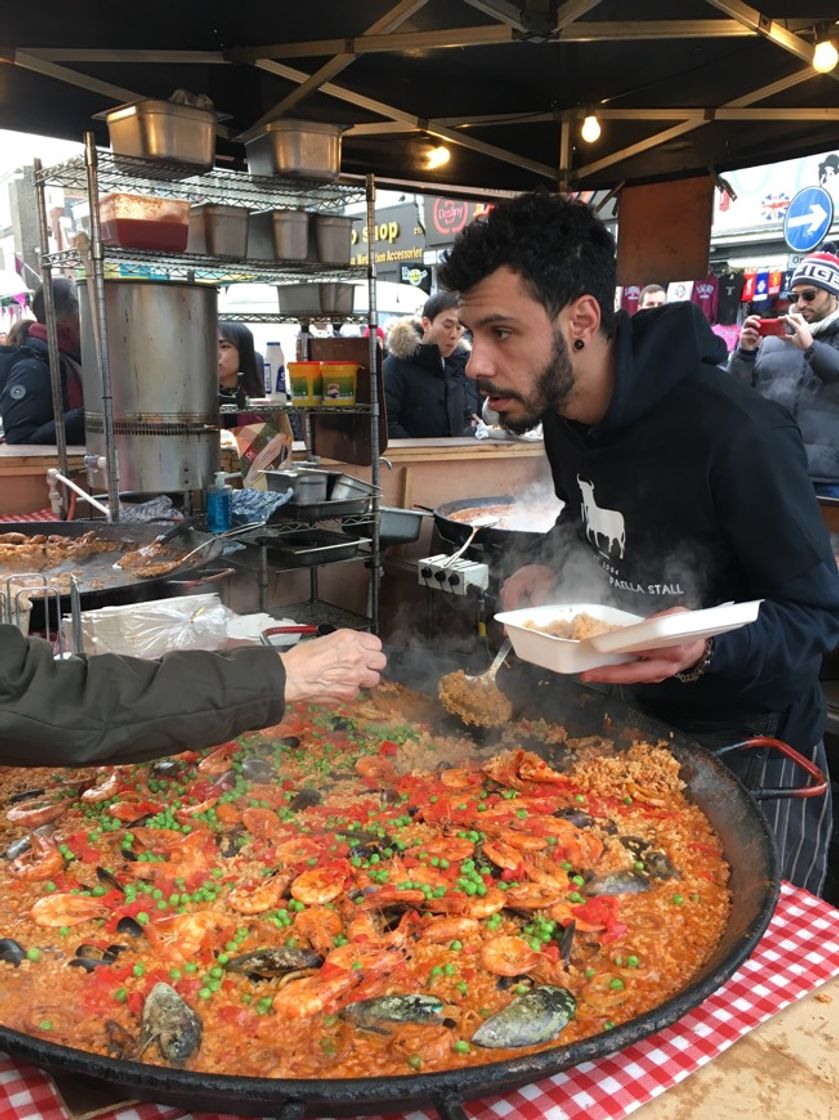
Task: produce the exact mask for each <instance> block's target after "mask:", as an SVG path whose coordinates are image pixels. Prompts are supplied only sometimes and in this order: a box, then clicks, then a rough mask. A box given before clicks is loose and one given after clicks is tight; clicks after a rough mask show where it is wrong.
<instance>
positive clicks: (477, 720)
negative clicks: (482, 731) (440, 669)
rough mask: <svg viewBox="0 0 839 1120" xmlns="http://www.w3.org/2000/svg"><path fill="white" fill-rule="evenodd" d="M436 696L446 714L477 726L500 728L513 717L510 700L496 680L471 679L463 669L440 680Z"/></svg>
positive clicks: (447, 674)
mask: <svg viewBox="0 0 839 1120" xmlns="http://www.w3.org/2000/svg"><path fill="white" fill-rule="evenodd" d="M437 697H438V699H439V701H440V703H441V704H442V705H443V707H444V708H445V709H446V711H447V712H451V713H452V714H453V715H456V716H458V717H459V718H460V719H462V720H463V722H464V723H468V724H474V726H476V727H498V726H500V725H501V724H502V723H508V722H509V720H510V719H511V718H512V715H513V705H512V703H511V702H510V698H509V697H508V696H505V694H504V693H503V692H502V691H501V689H500V688H499V687H498V685H497V684H496V683H495V682H494V681H489V680H486V679H484V678H483V677H468V676H467V675H466V674H465V673H464V672H463V670H462V669H456V670H455V671H454V672H453V673H446V675H445V676H444V677H441V678H440V680H439V681H438V682H437Z"/></svg>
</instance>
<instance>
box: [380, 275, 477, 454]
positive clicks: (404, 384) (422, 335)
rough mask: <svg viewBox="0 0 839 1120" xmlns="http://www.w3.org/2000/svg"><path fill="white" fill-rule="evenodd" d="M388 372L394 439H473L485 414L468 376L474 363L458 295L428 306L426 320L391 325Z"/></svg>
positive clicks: (389, 420) (435, 300)
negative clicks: (468, 367) (477, 420)
mask: <svg viewBox="0 0 839 1120" xmlns="http://www.w3.org/2000/svg"><path fill="white" fill-rule="evenodd" d="M386 349H387V351H388V357H387V358H386V359H385V363H384V366H383V370H384V382H385V400H386V403H387V431H388V436H389V437H390V438H391V439H425V438H430V437H435V436H463V435H471V434H472V418H473V416H474V415H475V414H476V413H477V412H478V411H479V409H480V402H479V398H478V393H477V390H476V389H475V386H474V384H473V383H472V382H471V381H470V380H469V378H468V377H467V376H466V362H467V359H468V357H469V351H468V348H467V346H466V345H465V344H464V342H463V327H462V326H461V325H460V316H459V314H458V309H457V295H456V294H455V293H454V292H438V293H437V294H436V295H433V296H431V298H430V299H428V300H426V302H425V306H424V307H423V309H422V320H421V322H420V323H417V321H416V319H414V318H413V317H410V316H409V317H407V318H404V319H396V320H394V321H393V322H392V323H391V324H389V325H388V332H387V341H386Z"/></svg>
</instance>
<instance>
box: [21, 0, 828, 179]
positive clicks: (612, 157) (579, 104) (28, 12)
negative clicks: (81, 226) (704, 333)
mask: <svg viewBox="0 0 839 1120" xmlns="http://www.w3.org/2000/svg"><path fill="white" fill-rule="evenodd" d="M758 3H759V4H760V9H759V10H758V9H756V8H754V7H752V6H751V5H749V4H746V3H743V2H742V0H681V2H680V3H679V4H678V5H673V4H672V2H671V0H636V2H635V3H634V4H632V5H628V4H627V3H626V2H625V0H622V2H618V0H519V2H517V3H516V2H513V0H355V2H354V3H353V4H343V3H342V4H337V3H334V0H308V3H306V4H298V3H294V4H292V3H284V4H277V3H275V4H271V5H266V4H264V3H263V2H262V0H259V2H257V0H238V3H236V4H229V3H220V2H217V0H200V2H199V0H185V2H181V3H177V4H173V3H172V2H171V0H167V2H166V3H162V2H160V0H146V2H145V3H144V4H141V5H137V6H132V5H128V6H125V5H104V4H99V3H92V2H90V0H79V2H78V3H74V4H68V3H67V2H66V0H62V2H60V3H59V2H57V0H45V2H43V3H39V4H31V5H28V6H27V5H24V4H17V5H12V6H9V5H7V7H8V11H6V12H5V13H4V20H3V30H2V35H3V37H4V39H5V47H4V48H3V49H2V50H0V62H2V63H5V65H2V66H0V127H3V128H10V129H17V130H23V131H29V132H41V133H46V134H49V135H55V136H63V137H67V138H70V139H80V137H81V134H82V132H83V131H84V130H85V129H86V128H88V127H90V125H91V119H92V118H93V117H94V115H96V114H99V113H102V112H103V111H106V110H108V109H111V108H113V107H114V106H115V105H117V104H119V103H121V102H127V101H133V100H137V99H138V98H142V97H151V98H166V97H168V96H169V95H170V94H171V92H172V91H173V90H175V89H177V88H186V89H189V90H190V91H192V92H194V93H200V94H208V95H209V96H210V97H211V98H212V100H213V102H214V104H215V106H216V108H217V110H218V111H219V113H220V114H222V117H221V125H220V139H219V144H218V153H219V158H220V160H221V161H225V160H226V161H228V163H229V165H231V166H239V165H241V161H242V158H243V154H244V152H243V148H242V145H241V143H239V142H238V141H237V140H236V137H238V136H240V135H241V134H242V133H243V132H244V131H246V130H247V129H249V128H251V127H252V126H253V125H255V124H256V123H257V122H260V121H265V120H268V119H272V118H279V117H282V116H292V117H304V118H308V119H312V120H320V121H334V122H337V123H341V124H345V125H347V126H350V127H349V130H348V131H347V132H346V133H345V135H344V158H343V169H344V171H347V172H363V171H369V170H372V171H374V172H375V173H376V174H377V175H379V176H380V177H383V178H391V179H399V180H423V181H426V182H428V181H432V182H437V183H438V184H440V185H443V184H468V185H473V186H477V185H481V186H486V187H497V188H509V189H522V188H528V187H532V186H535V185H537V184H546V185H549V186H551V185H553V186H556V185H557V184H560V185H565V186H568V187H570V188H572V189H580V188H593V187H612V186H614V185H617V184H619V183H622V182H643V181H650V180H654V179H661V178H669V177H674V176H682V175H687V174H696V173H701V172H703V171H706V170H707V169H708V168H712V169H714V170H715V171H717V172H719V171H722V170H725V169H729V168H735V167H740V166H748V165H751V164H758V163H767V162H771V161H774V160H779V159H788V158H791V157H795V156H800V155H809V154H812V153H814V152H819V151H825V150H829V149H831V148H833V147H835V146H836V137H837V123H838V122H839V108H837V105H839V96H838V95H839V68H834V69H833V70H832V71H831V72H830V73H826V74H819V73H817V72H816V70H815V69H814V68H813V65H812V62H813V50H814V45H815V43H816V42H817V41H819V40H822V39H825V38H829V37H831V36H834V37H836V36H837V35H839V26H837V23H836V17H837V14H839V13H837V5H836V0H808V2H807V4H806V5H805V6H804V9H803V11H801V12H800V11H798V10H796V9H795V7H794V6H793V5H792V4H791V3H790V2H789V0H758ZM674 15H675V16H676V18H673V17H674ZM593 111H596V114H597V116H598V118H599V121H600V125H601V128H602V132H601V135H600V138H599V139H597V140H595V141H594V142H591V143H587V142H585V141H584V140H582V139H581V135H580V125H581V123H582V120H583V118H584V117H585V116H586V115H589V114H591V113H592V112H593ZM95 131H96V135H97V139H98V140H99V141H100V142H101V143H103V144H105V143H107V130H106V128H105V125H104V124H103V123H101V121H99V122H97V123H96V125H95ZM439 144H445V145H446V146H448V148H449V149H450V152H451V157H450V160H449V162H448V163H446V164H445V165H444V166H442V167H440V168H439V169H438V170H436V171H434V170H429V169H428V168H427V167H426V166H425V165H424V163H425V157H426V156H427V154H428V151H429V149H430V148H431V147H433V146H436V145H439Z"/></svg>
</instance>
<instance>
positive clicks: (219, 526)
mask: <svg viewBox="0 0 839 1120" xmlns="http://www.w3.org/2000/svg"><path fill="white" fill-rule="evenodd" d="M232 528H233V487H232V486H228V485H227V476H226V475H225V473H224V471H218V472H217V474H216V478H215V482H214V483H213V485H212V486H211V487H210V488H209V489H208V491H207V529H208V531H209V532H211V533H226V532H227V530H228V529H232Z"/></svg>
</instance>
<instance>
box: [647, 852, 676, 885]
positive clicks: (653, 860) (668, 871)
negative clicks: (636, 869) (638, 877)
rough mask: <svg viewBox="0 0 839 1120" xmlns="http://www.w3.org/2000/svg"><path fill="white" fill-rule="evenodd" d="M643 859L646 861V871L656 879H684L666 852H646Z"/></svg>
mask: <svg viewBox="0 0 839 1120" xmlns="http://www.w3.org/2000/svg"><path fill="white" fill-rule="evenodd" d="M641 859H642V860H643V861H644V870H645V871H646V872H647V874H648V875H652V876H653V878H655V879H681V877H682V876H681V875H680V874H679V872H678V870H677V869H676V868H675V867H674V866H673V864H672V863H671V862H670V860H669V859H668V858H667V856H666V855H665V854H664V852H651V851H646V852H644V854H643V856H641Z"/></svg>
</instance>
